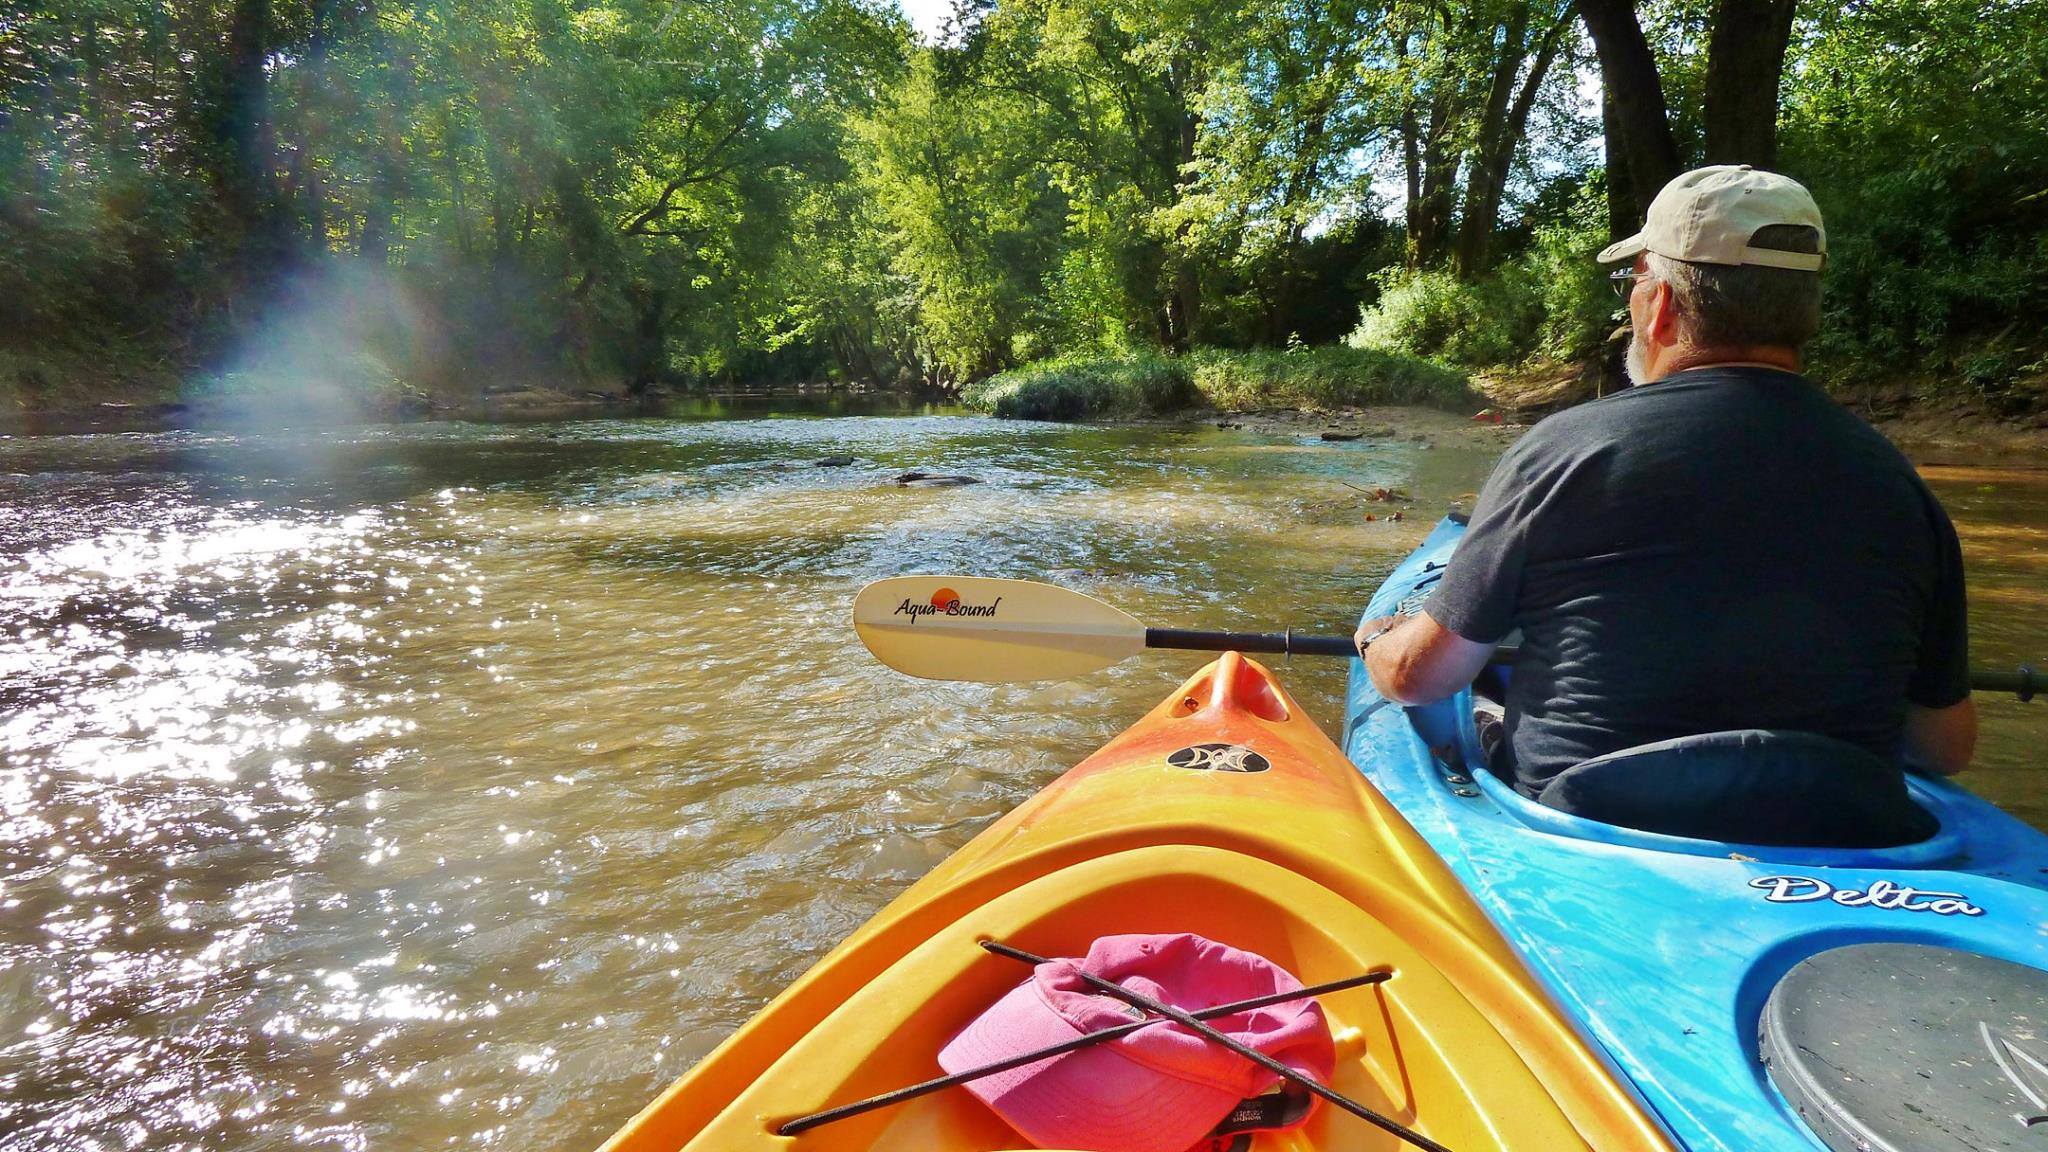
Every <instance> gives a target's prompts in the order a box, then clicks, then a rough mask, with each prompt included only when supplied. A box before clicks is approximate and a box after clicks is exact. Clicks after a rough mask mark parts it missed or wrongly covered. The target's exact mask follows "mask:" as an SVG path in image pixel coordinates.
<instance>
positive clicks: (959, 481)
mask: <svg viewBox="0 0 2048 1152" xmlns="http://www.w3.org/2000/svg"><path fill="white" fill-rule="evenodd" d="M896 483H897V484H898V485H899V486H901V487H905V488H958V487H960V486H961V485H963V484H979V483H981V478H980V477H978V476H948V475H945V474H943V473H937V472H905V473H903V474H902V475H901V476H898V477H896Z"/></svg>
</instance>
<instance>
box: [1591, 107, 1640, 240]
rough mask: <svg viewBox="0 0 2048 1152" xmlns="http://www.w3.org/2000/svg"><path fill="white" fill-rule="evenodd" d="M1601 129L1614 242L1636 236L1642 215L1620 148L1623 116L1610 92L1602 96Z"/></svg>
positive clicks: (1609, 226) (1609, 230)
mask: <svg viewBox="0 0 2048 1152" xmlns="http://www.w3.org/2000/svg"><path fill="white" fill-rule="evenodd" d="M1600 128H1601V131H1602V133H1603V134H1604V135H1605V136H1606V138H1607V140H1606V150H1607V240H1608V242H1609V243H1613V242H1614V241H1616V240H1619V239H1621V238H1622V237H1624V236H1633V235H1635V232H1636V229H1637V228H1640V227H1641V226H1642V222H1643V216H1642V210H1641V209H1640V208H1638V207H1637V206H1636V190H1635V185H1633V184H1631V183H1630V182H1629V178H1628V159H1627V157H1626V156H1624V155H1623V154H1622V149H1621V119H1620V116H1619V114H1618V113H1616V111H1615V108H1614V94H1613V93H1611V92H1603V93H1601V96H1600Z"/></svg>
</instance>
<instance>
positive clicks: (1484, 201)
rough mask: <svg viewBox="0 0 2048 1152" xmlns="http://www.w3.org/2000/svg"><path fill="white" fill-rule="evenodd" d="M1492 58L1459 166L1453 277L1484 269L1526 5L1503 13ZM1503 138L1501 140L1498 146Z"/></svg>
mask: <svg viewBox="0 0 2048 1152" xmlns="http://www.w3.org/2000/svg"><path fill="white" fill-rule="evenodd" d="M1503 31H1504V35H1503V36H1502V37H1501V40H1500V48H1499V49H1498V53H1499V54H1498V55H1497V56H1496V57H1495V58H1494V62H1493V80H1492V82H1491V83H1489V84H1488V85H1487V86H1486V104H1485V107H1483V108H1482V109H1481V110H1480V114H1479V139H1478V140H1477V141H1475V142H1474V144H1473V148H1472V158H1471V161H1470V163H1469V164H1468V165H1467V166H1466V169H1465V218H1464V220H1463V221H1461V222H1460V223H1459V225H1458V241H1457V244H1456V246H1455V248H1454V250H1453V251H1452V254H1451V255H1452V261H1453V263H1454V264H1455V266H1456V268H1457V272H1458V278H1459V279H1461V280H1467V279H1470V278H1472V277H1474V276H1477V275H1478V274H1479V273H1481V272H1483V271H1485V269H1486V250H1487V248H1488V246H1489V242H1490V241H1491V240H1492V239H1493V218H1494V216H1495V214H1496V213H1498V212H1499V211H1500V200H1499V193H1498V192H1496V191H1495V189H1496V188H1497V187H1499V186H1501V185H1505V184H1506V182H1507V167H1508V164H1509V162H1510V161H1512V160H1513V158H1514V144H1513V142H1511V141H1504V140H1503V139H1502V137H1503V136H1504V135H1506V128H1507V121H1508V103H1509V101H1510V100H1512V99H1513V98H1514V93H1515V76H1516V74H1517V73H1519V72H1520V71H1521V70H1522V58H1523V54H1524V46H1525V42H1526V41H1527V40H1528V37H1529V5H1528V4H1527V3H1519V4H1516V5H1515V6H1514V8H1513V9H1512V10H1510V11H1509V13H1508V19H1507V27H1506V28H1505V29H1504V30H1503ZM1503 144H1505V145H1506V146H1505V147H1503Z"/></svg>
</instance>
